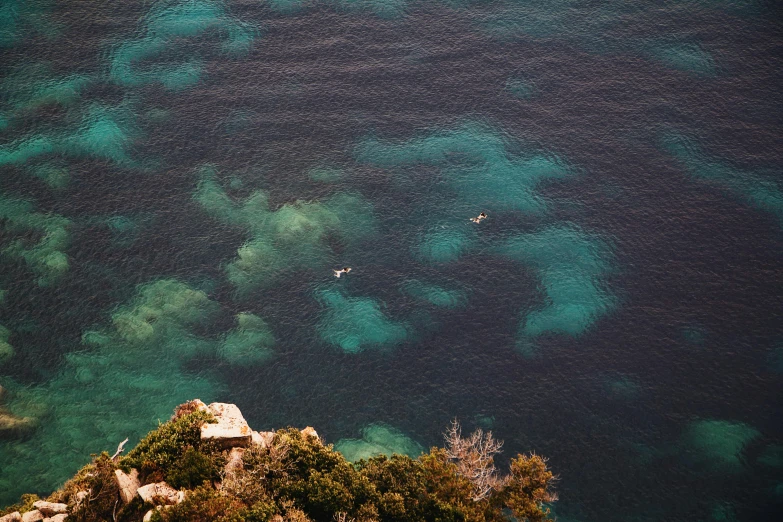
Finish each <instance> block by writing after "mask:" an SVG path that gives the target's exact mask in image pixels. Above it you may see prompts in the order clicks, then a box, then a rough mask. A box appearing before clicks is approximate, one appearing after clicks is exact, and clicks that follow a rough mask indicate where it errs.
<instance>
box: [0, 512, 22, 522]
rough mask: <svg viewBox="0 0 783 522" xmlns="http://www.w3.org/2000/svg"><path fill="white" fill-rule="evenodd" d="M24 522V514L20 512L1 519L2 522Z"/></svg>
mask: <svg viewBox="0 0 783 522" xmlns="http://www.w3.org/2000/svg"><path fill="white" fill-rule="evenodd" d="M21 521H22V514H21V513H19V512H18V511H14V512H13V513H9V514H8V515H4V516H2V517H0V522H21Z"/></svg>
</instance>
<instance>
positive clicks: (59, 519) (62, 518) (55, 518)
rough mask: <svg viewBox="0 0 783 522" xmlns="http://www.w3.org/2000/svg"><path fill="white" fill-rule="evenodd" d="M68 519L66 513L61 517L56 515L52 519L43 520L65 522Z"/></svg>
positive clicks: (44, 520) (46, 521) (44, 521)
mask: <svg viewBox="0 0 783 522" xmlns="http://www.w3.org/2000/svg"><path fill="white" fill-rule="evenodd" d="M66 518H68V515H66V514H65V513H60V514H59V515H55V516H53V517H51V518H45V519H43V522H65V519H66Z"/></svg>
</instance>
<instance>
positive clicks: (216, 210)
mask: <svg viewBox="0 0 783 522" xmlns="http://www.w3.org/2000/svg"><path fill="white" fill-rule="evenodd" d="M215 174H216V173H215V171H214V169H212V168H211V167H205V168H202V169H201V172H200V175H201V181H200V183H199V186H198V189H197V191H196V194H195V196H194V197H195V199H196V201H197V202H198V203H200V204H201V206H202V207H203V208H204V210H205V211H206V212H207V213H208V214H210V215H211V216H212V217H214V218H216V219H219V220H221V221H222V222H224V223H227V224H231V225H235V226H239V227H242V228H244V229H245V230H246V231H247V232H248V235H249V236H250V238H249V239H248V241H247V242H246V243H245V244H244V245H242V246H241V247H240V248H239V249H238V250H237V258H236V259H235V260H234V261H232V262H231V263H229V265H228V266H227V267H226V275H227V277H228V280H229V281H230V282H231V283H232V284H233V285H234V286H235V287H236V288H237V290H239V291H240V293H248V292H250V291H252V290H255V289H257V288H260V287H270V286H274V285H275V284H278V283H279V282H280V280H282V279H283V276H284V274H285V273H286V272H289V273H290V271H293V270H308V269H310V270H324V271H326V270H328V266H327V263H328V261H329V259H330V258H331V257H332V256H333V250H332V246H331V241H332V240H335V239H336V240H337V241H339V242H340V243H341V244H342V245H343V246H345V247H347V248H351V247H353V246H354V245H356V244H358V243H359V242H360V241H362V240H364V239H365V238H368V237H370V236H372V235H374V234H375V233H376V224H375V218H374V216H373V207H372V205H370V203H368V202H367V201H365V200H364V199H363V198H362V197H361V196H360V195H358V194H353V193H338V194H334V195H332V196H329V197H327V198H325V199H324V200H323V201H294V202H291V203H285V204H284V205H282V206H281V207H279V208H278V209H276V210H273V209H271V208H270V206H269V200H268V196H267V194H266V192H264V191H260V190H259V191H256V192H254V193H252V194H251V195H250V196H249V197H248V198H246V199H245V200H244V201H242V202H235V201H233V200H232V199H231V198H230V197H229V196H228V195H227V194H226V192H225V190H224V189H223V188H222V187H221V186H220V185H219V184H218V183H217V180H216V179H215Z"/></svg>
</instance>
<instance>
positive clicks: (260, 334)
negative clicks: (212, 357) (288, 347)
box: [217, 313, 275, 364]
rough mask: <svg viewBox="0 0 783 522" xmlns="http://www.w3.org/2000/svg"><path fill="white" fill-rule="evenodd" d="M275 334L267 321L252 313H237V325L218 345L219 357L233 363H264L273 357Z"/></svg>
mask: <svg viewBox="0 0 783 522" xmlns="http://www.w3.org/2000/svg"><path fill="white" fill-rule="evenodd" d="M274 344H275V336H274V334H273V333H272V329H271V328H270V327H269V324H267V322H266V321H264V320H263V319H261V318H260V317H258V316H257V315H253V314H250V313H241V314H237V327H236V329H234V330H232V331H231V332H229V333H228V334H227V335H226V336H225V338H224V339H223V341H222V342H221V343H220V344H219V345H218V348H217V354H218V357H220V358H221V359H223V360H224V361H226V362H229V363H232V364H253V363H263V362H266V361H269V360H270V359H272V358H273V357H274V355H275V352H274V351H273V350H272V347H273V346H274Z"/></svg>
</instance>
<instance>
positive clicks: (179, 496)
mask: <svg viewBox="0 0 783 522" xmlns="http://www.w3.org/2000/svg"><path fill="white" fill-rule="evenodd" d="M136 493H137V494H138V495H139V496H140V497H141V499H142V500H143V501H144V502H149V503H150V504H167V505H170V506H172V505H174V504H179V503H180V502H182V501H183V500H184V499H185V492H184V491H177V490H176V489H174V488H172V487H171V486H169V485H168V484H166V483H165V482H155V483H154V484H147V485H146V486H142V487H140V488H139V489H138V490H137V491H136Z"/></svg>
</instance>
